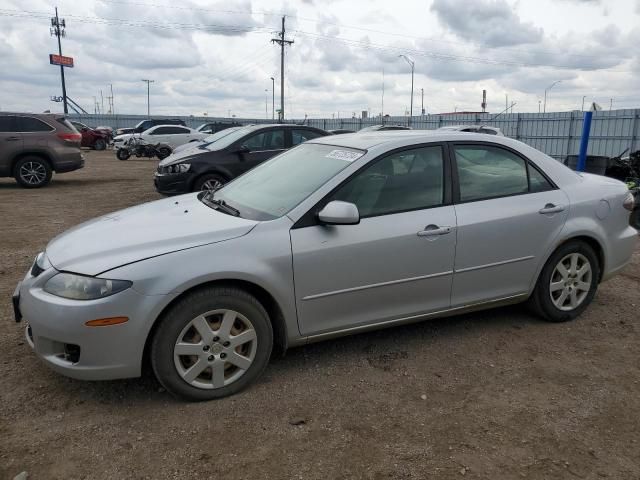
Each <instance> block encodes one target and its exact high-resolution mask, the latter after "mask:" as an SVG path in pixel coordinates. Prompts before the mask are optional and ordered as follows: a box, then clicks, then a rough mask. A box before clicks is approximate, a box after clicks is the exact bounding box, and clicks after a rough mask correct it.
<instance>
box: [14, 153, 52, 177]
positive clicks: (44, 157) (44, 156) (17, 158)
mask: <svg viewBox="0 0 640 480" xmlns="http://www.w3.org/2000/svg"><path fill="white" fill-rule="evenodd" d="M25 157H38V158H40V159H42V160H44V161H45V162H47V164H49V168H50V169H51V170H53V171H55V168H54V166H53V161H52V159H51V157H50V156H49V155H47V154H46V153H45V152H41V151H37V150H36V151H27V152H20V153H19V154H17V155H16V156H15V157H13V159H12V160H11V175H15V174H16V165H17V163H18V162H19V161H20V160H22V159H23V158H25Z"/></svg>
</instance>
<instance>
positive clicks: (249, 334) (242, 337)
mask: <svg viewBox="0 0 640 480" xmlns="http://www.w3.org/2000/svg"><path fill="white" fill-rule="evenodd" d="M255 339H256V331H255V330H253V329H251V330H245V331H244V332H242V333H241V334H239V335H236V336H235V337H231V338H230V339H229V342H230V343H231V347H237V346H239V345H244V344H245V343H247V342H250V341H252V340H255Z"/></svg>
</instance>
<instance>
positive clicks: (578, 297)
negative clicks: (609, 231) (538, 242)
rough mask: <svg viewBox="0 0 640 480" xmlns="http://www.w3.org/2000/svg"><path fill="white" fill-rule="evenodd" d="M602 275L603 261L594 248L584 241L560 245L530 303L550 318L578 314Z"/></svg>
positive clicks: (563, 319)
mask: <svg viewBox="0 0 640 480" xmlns="http://www.w3.org/2000/svg"><path fill="white" fill-rule="evenodd" d="M599 279H600V264H599V261H598V257H597V255H596V253H595V252H594V251H593V248H591V246H589V245H588V244H587V243H585V242H582V241H571V242H568V243H566V244H564V245H562V246H560V247H559V248H558V249H557V250H556V251H555V252H554V253H553V255H551V257H550V258H549V260H548V261H547V263H546V264H545V266H544V268H543V269H542V272H541V273H540V277H539V278H538V283H537V284H536V287H535V290H534V291H533V294H532V295H531V298H530V304H531V306H532V307H533V309H534V310H535V312H536V313H538V314H539V315H540V316H541V317H543V318H544V319H545V320H548V321H550V322H567V321H569V320H573V319H574V318H576V317H577V316H579V315H580V314H581V313H582V312H584V310H585V309H586V308H587V307H588V306H589V304H590V303H591V301H592V300H593V297H594V295H595V294H596V290H597V289H598V281H599Z"/></svg>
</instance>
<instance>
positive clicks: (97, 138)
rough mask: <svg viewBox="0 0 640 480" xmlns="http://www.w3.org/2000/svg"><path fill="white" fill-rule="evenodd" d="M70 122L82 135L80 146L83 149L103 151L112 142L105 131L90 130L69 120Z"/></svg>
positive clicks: (82, 124)
mask: <svg viewBox="0 0 640 480" xmlns="http://www.w3.org/2000/svg"><path fill="white" fill-rule="evenodd" d="M70 122H71V124H72V125H73V126H74V127H75V128H76V130H78V132H80V134H81V135H82V141H81V143H80V145H81V146H83V147H88V148H93V149H94V150H104V149H105V148H107V145H109V143H110V142H111V140H112V137H111V135H110V134H109V133H108V132H107V131H106V130H99V129H97V128H91V127H88V126H87V125H85V124H84V123H80V122H76V121H75V120H70Z"/></svg>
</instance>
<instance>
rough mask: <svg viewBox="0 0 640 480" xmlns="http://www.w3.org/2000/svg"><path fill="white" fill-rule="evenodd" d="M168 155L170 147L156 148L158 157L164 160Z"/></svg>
mask: <svg viewBox="0 0 640 480" xmlns="http://www.w3.org/2000/svg"><path fill="white" fill-rule="evenodd" d="M169 155H171V149H170V148H168V147H160V148H159V149H158V158H159V159H160V160H164V159H165V158H167V157H168V156H169Z"/></svg>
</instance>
